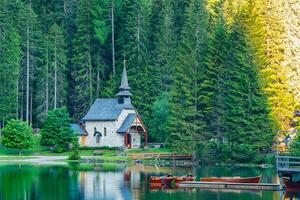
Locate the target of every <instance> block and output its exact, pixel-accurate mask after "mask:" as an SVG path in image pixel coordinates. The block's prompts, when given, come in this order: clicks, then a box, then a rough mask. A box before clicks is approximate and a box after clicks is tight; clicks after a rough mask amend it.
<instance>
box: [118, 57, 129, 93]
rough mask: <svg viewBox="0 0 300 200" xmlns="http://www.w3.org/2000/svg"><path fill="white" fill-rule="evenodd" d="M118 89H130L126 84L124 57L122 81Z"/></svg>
mask: <svg viewBox="0 0 300 200" xmlns="http://www.w3.org/2000/svg"><path fill="white" fill-rule="evenodd" d="M119 89H123V90H130V87H129V85H128V78H127V71H126V60H125V59H124V67H123V73H122V81H121V85H120V87H119Z"/></svg>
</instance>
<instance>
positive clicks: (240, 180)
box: [200, 176, 261, 183]
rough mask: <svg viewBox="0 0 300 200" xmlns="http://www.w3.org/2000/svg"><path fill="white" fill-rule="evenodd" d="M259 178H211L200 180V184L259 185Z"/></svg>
mask: <svg viewBox="0 0 300 200" xmlns="http://www.w3.org/2000/svg"><path fill="white" fill-rule="evenodd" d="M260 179H261V176H258V177H245V178H242V177H220V178H218V177H212V178H200V182H223V183H259V182H260Z"/></svg>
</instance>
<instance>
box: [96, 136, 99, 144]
mask: <svg viewBox="0 0 300 200" xmlns="http://www.w3.org/2000/svg"><path fill="white" fill-rule="evenodd" d="M96 143H97V144H99V143H100V135H99V134H97V135H96Z"/></svg>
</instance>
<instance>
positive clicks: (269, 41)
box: [246, 0, 295, 130]
mask: <svg viewBox="0 0 300 200" xmlns="http://www.w3.org/2000/svg"><path fill="white" fill-rule="evenodd" d="M282 9H284V4H283V2H282V1H271V0H266V1H262V0H255V1H250V2H249V4H248V8H247V10H248V13H249V15H248V16H247V23H246V24H247V31H248V35H249V37H250V43H251V45H252V46H253V48H254V49H255V63H256V65H257V66H259V71H260V80H261V82H262V84H263V89H264V91H265V92H266V93H267V95H268V102H269V104H270V105H271V107H272V112H271V113H272V116H273V118H274V119H275V120H276V124H277V129H281V130H289V128H290V122H291V119H292V117H293V112H294V110H295V102H294V98H293V96H292V94H291V92H290V91H289V89H288V79H287V69H286V68H284V67H283V66H284V65H283V64H284V49H285V46H284V43H283V41H284V23H283V16H284V12H283V11H282Z"/></svg>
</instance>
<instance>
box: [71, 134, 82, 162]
mask: <svg viewBox="0 0 300 200" xmlns="http://www.w3.org/2000/svg"><path fill="white" fill-rule="evenodd" d="M68 159H69V160H80V155H79V142H78V138H77V137H74V138H73V140H72V154H71V155H70V156H69V158H68Z"/></svg>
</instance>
